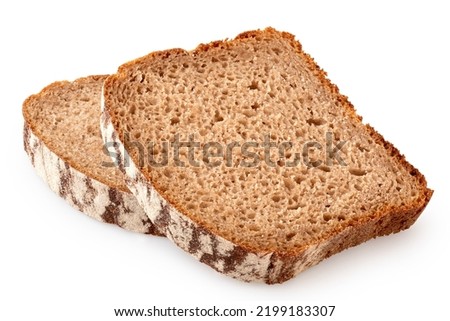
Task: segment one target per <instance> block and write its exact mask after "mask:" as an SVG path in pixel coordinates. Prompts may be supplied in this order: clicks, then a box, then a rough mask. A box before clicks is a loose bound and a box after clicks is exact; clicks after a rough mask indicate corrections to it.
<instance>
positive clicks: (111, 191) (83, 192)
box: [23, 76, 160, 235]
mask: <svg viewBox="0 0 450 321" xmlns="http://www.w3.org/2000/svg"><path fill="white" fill-rule="evenodd" d="M105 79H106V76H90V77H86V78H81V79H78V80H76V81H74V82H67V81H64V82H55V83H53V84H51V85H49V86H47V87H46V88H44V89H43V90H42V91H41V92H40V93H39V94H37V95H32V96H30V97H29V98H28V99H26V100H25V102H24V104H23V116H24V118H25V125H24V132H23V136H24V146H25V151H26V152H27V154H28V155H29V157H30V159H31V162H32V164H33V166H34V167H35V169H36V171H37V173H38V174H39V176H41V177H42V178H43V179H44V180H45V181H46V182H47V183H48V185H49V186H50V188H51V189H52V190H53V191H54V192H56V193H57V194H59V195H60V196H61V197H63V198H64V199H66V200H67V201H68V202H69V203H70V204H71V205H72V206H73V207H75V208H76V209H78V210H80V211H82V212H84V213H86V214H87V215H89V216H91V217H93V218H95V219H97V220H99V221H102V222H106V223H114V224H117V225H119V226H121V227H123V228H125V229H128V230H131V231H135V232H141V233H148V234H158V235H159V234H160V233H158V232H157V230H156V229H155V227H154V225H153V224H152V223H151V222H150V220H149V219H148V217H147V216H146V215H145V213H144V211H143V209H142V208H141V207H140V206H139V204H138V203H137V201H136V199H135V198H134V196H133V195H132V194H131V193H130V192H129V190H128V188H127V187H126V185H125V183H124V176H123V174H122V173H121V172H120V171H119V170H118V169H117V167H114V166H112V167H105V166H103V165H102V163H105V164H107V163H111V159H110V158H109V156H108V155H107V154H106V153H105V152H104V151H103V142H102V138H101V134H100V128H99V121H100V96H101V88H102V84H103V81H104V80H105Z"/></svg>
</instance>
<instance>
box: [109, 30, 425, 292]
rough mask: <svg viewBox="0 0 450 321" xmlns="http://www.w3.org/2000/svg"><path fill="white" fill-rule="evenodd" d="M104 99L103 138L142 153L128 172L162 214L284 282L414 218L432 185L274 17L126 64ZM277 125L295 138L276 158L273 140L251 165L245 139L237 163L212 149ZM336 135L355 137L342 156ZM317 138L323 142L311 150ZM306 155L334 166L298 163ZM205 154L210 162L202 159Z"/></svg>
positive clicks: (277, 137)
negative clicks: (260, 26)
mask: <svg viewBox="0 0 450 321" xmlns="http://www.w3.org/2000/svg"><path fill="white" fill-rule="evenodd" d="M103 108H104V115H103V121H102V128H103V130H104V135H105V137H106V138H107V139H109V140H111V141H115V142H117V143H119V144H124V149H125V150H126V151H127V152H128V153H129V154H130V156H131V160H132V162H131V163H130V165H129V166H124V164H123V163H122V164H121V165H122V170H124V171H126V173H127V175H128V176H129V177H130V179H129V180H127V183H128V184H129V187H130V189H131V191H132V192H133V193H134V194H135V195H136V196H137V198H138V200H139V201H140V202H141V204H142V205H143V206H144V208H145V209H146V211H147V214H148V215H149V217H150V218H151V219H152V221H153V222H154V223H155V224H156V225H157V226H158V228H160V230H161V231H162V232H164V233H166V235H167V236H168V237H169V238H170V239H172V240H173V241H174V242H175V243H177V244H178V245H179V246H181V247H182V248H183V249H185V250H186V251H188V252H190V253H191V254H193V255H194V256H196V257H197V258H198V259H199V260H200V261H202V262H205V263H207V264H209V265H211V266H212V267H214V268H215V269H217V270H219V271H220V272H223V273H225V274H229V275H231V276H234V277H238V278H241V279H244V280H247V281H253V280H262V281H265V282H268V283H274V282H283V281H285V280H287V279H289V278H291V277H293V276H294V275H296V274H297V273H299V272H300V271H302V270H304V269H305V268H307V267H309V266H311V265H314V264H316V263H318V262H320V261H321V260H322V259H324V258H326V257H328V256H330V255H332V254H334V253H337V252H339V251H341V250H343V249H345V248H347V247H349V246H353V245H356V244H359V243H361V242H364V241H366V240H368V239H370V238H372V237H376V236H380V235H385V234H389V233H392V232H398V231H400V230H402V229H405V228H408V227H409V226H410V225H411V224H412V223H414V221H415V220H416V219H417V217H418V215H419V214H420V213H421V212H422V211H423V209H424V207H425V206H426V204H427V203H428V201H429V199H430V197H431V195H432V191H431V190H429V189H428V188H427V186H426V181H425V178H424V177H423V175H422V174H420V172H419V171H418V170H416V169H415V168H414V167H413V166H411V165H410V164H409V163H408V162H407V161H406V160H405V159H404V157H403V156H402V155H401V154H400V153H399V152H398V150H397V149H396V148H395V147H393V146H392V145H391V144H390V143H388V142H386V141H385V140H384V139H383V137H382V136H381V135H379V134H378V133H377V132H376V131H375V130H374V129H373V128H372V127H370V126H369V125H364V124H363V123H362V119H361V117H359V116H358V115H356V113H355V111H354V108H353V106H352V105H351V104H350V103H349V102H348V100H347V98H346V97H345V96H342V95H340V94H339V91H338V89H337V87H336V86H334V85H332V84H331V83H330V82H329V80H328V79H327V78H326V76H325V73H324V72H323V71H322V70H321V69H320V68H319V67H318V66H317V65H316V64H315V63H314V61H313V60H312V58H311V57H310V56H309V55H307V54H305V53H304V52H303V51H302V49H301V45H300V44H299V43H298V42H296V41H295V39H294V37H293V36H292V35H290V34H288V33H281V32H278V31H276V30H274V29H271V28H268V29H266V30H263V31H252V32H246V33H244V34H241V35H239V36H238V37H237V38H236V39H235V40H232V41H223V42H221V41H218V42H213V43H210V44H208V45H200V46H199V47H198V48H197V49H195V50H194V51H192V52H187V51H184V50H181V49H174V50H169V51H163V52H156V53H153V54H150V55H149V56H147V57H143V58H141V59H138V60H135V61H133V62H130V63H128V64H125V65H124V66H122V67H120V68H119V72H118V73H117V74H116V75H113V76H111V77H109V78H108V79H107V80H106V82H105V85H104V104H103ZM114 131H115V132H114ZM116 133H117V134H116ZM327 133H329V134H327ZM190 135H193V137H194V140H195V141H197V142H199V146H198V148H196V149H195V154H194V155H189V153H188V151H187V149H186V148H185V149H184V150H183V149H180V155H179V161H181V162H184V164H185V166H177V164H176V162H177V160H176V158H175V157H173V154H170V153H171V152H172V150H171V147H170V146H172V145H171V144H173V143H174V142H176V141H177V140H179V141H188V138H189V136H190ZM126 136H128V138H127V139H125V137H126ZM177 136H178V138H177ZM264 136H268V137H270V139H271V140H272V141H273V142H274V143H276V144H278V146H279V145H280V144H282V143H283V142H291V143H292V146H291V147H289V148H288V149H287V151H286V154H285V157H282V158H276V157H275V159H273V162H274V163H275V166H270V165H269V164H268V162H267V161H263V159H264V156H265V155H264V154H263V152H262V151H261V149H259V150H255V149H253V150H252V151H254V152H256V155H257V157H256V159H257V160H258V161H259V162H258V164H257V165H256V166H249V167H247V166H243V162H244V163H245V162H246V161H248V159H246V155H243V153H240V152H239V150H238V151H237V152H235V153H233V159H232V161H231V162H229V163H227V162H226V160H224V159H222V161H221V162H219V164H217V163H215V164H212V163H211V158H205V157H203V156H204V154H202V148H203V147H204V146H205V145H206V144H208V143H211V142H218V143H220V144H221V146H222V147H223V149H224V150H225V149H226V146H228V145H229V144H232V143H239V144H240V146H242V144H243V143H245V142H249V141H253V142H258V143H261V142H262V140H263V137H264ZM330 140H331V142H332V146H338V145H339V143H340V142H344V143H343V145H342V148H341V150H340V151H336V152H339V153H340V157H341V158H342V161H338V159H337V158H333V157H331V160H328V161H326V159H324V157H325V156H324V155H325V152H326V151H325V149H326V148H325V147H326V146H328V144H329V143H330ZM164 142H167V143H168V144H167V145H166V146H164ZM308 142H313V143H314V144H316V143H317V144H318V145H320V146H322V149H320V148H316V149H315V150H312V151H311V149H307V153H306V155H305V149H304V146H305V145H307V144H308ZM327 142H328V143H327ZM151 143H153V144H154V146H153V148H148V147H151ZM138 145H140V146H144V147H145V148H142V149H140V148H137V147H136V146H138ZM315 146H317V145H315ZM147 148H148V149H147ZM142 151H144V153H145V152H148V153H150V154H151V155H148V154H142ZM332 151H333V150H332ZM117 152H121V150H120V148H118V149H117ZM167 152H168V153H169V157H168V160H167V162H168V163H167V164H166V165H163V166H160V165H159V166H150V165H149V156H153V158H154V160H158V161H161V160H162V157H163V156H164V154H165V153H167ZM296 155H301V156H303V160H305V158H306V159H309V160H322V163H320V164H319V163H314V162H309V163H307V164H306V163H305V162H304V161H301V162H300V163H298V164H297V166H293V167H290V166H288V165H287V164H288V163H290V162H291V161H292V160H293V159H295V157H296ZM192 156H195V157H194V159H195V160H197V161H199V165H196V166H192V165H191V164H189V160H188V158H189V157H191V158H192ZM272 156H273V155H272ZM275 156H278V155H275ZM158 157H159V158H158ZM247 157H248V155H247ZM216 160H217V158H216V159H213V161H216ZM142 162H143V164H142ZM311 163H312V164H311ZM308 165H309V166H308ZM219 248H222V249H223V248H226V249H227V250H226V251H222V252H221V251H220V250H219ZM236 249H238V250H236ZM236 251H237V252H239V253H240V254H239V255H236V253H235V252H236ZM249 255H253V257H252V258H251V259H248V256H249ZM237 256H239V257H240V259H236V257H237ZM242 258H243V259H242ZM226 262H229V264H228V263H226ZM230 262H231V263H230ZM252 267H253V269H252Z"/></svg>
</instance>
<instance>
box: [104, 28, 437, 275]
mask: <svg viewBox="0 0 450 321" xmlns="http://www.w3.org/2000/svg"><path fill="white" fill-rule="evenodd" d="M263 35H274V36H277V37H279V36H280V35H281V37H283V38H285V39H287V40H288V41H289V43H290V44H291V46H292V47H293V48H294V49H295V50H296V52H297V54H298V55H300V56H301V57H302V58H303V59H304V60H305V61H306V62H307V65H308V68H309V69H310V70H311V71H312V72H313V73H314V74H315V75H316V76H317V77H318V79H320V81H321V82H322V84H323V85H324V86H325V87H326V88H328V90H329V91H330V93H331V94H332V97H333V98H334V99H335V100H336V101H338V102H340V103H341V104H342V106H344V108H345V110H346V112H347V114H348V116H349V117H350V119H352V120H353V121H355V122H357V123H361V121H362V118H361V117H360V116H359V115H357V114H356V111H355V109H354V107H353V105H352V104H351V103H350V102H349V101H348V99H347V97H346V96H343V95H341V94H340V93H339V89H338V87H337V86H336V85H334V84H332V83H331V82H330V80H329V79H328V78H327V76H326V73H325V72H324V71H323V70H322V69H320V67H319V66H318V65H317V64H316V63H315V62H314V60H313V59H312V58H311V57H310V56H309V55H308V54H306V53H304V52H303V50H302V47H301V45H300V43H299V42H297V41H296V40H295V37H294V36H293V35H291V34H289V33H287V32H278V31H276V30H275V29H273V28H267V29H265V30H262V31H261V30H256V31H249V32H245V33H242V34H240V35H238V36H237V37H236V38H235V39H234V40H232V41H215V42H211V43H209V44H202V45H199V46H198V47H197V48H196V49H195V50H193V51H191V52H187V51H185V50H182V49H173V50H166V51H159V52H154V53H151V54H149V55H147V56H145V57H142V58H139V59H136V60H134V61H131V62H129V63H126V64H124V65H122V66H121V67H120V68H119V70H118V73H117V74H115V75H112V76H110V77H108V78H107V80H106V81H105V84H104V88H107V87H108V86H111V85H112V84H113V83H114V82H120V81H122V80H125V79H126V70H127V69H128V68H133V67H135V66H139V65H145V64H148V63H149V62H151V61H153V60H154V59H167V58H169V57H171V56H175V55H192V56H195V55H196V54H197V53H198V52H201V51H208V50H209V49H211V48H215V47H221V48H226V47H228V46H232V45H235V44H236V43H239V42H241V41H245V39H248V38H255V37H260V36H263ZM105 100H107V98H105V97H104V95H102V111H103V112H102V117H101V119H102V120H101V127H102V133H103V135H104V138H105V139H106V140H108V141H113V142H115V143H116V146H117V148H116V152H117V153H118V154H119V155H120V154H121V155H120V157H121V158H122V157H124V155H123V153H122V150H124V145H123V143H122V141H121V140H120V139H119V136H118V134H119V135H121V133H116V132H115V130H114V126H113V119H112V118H111V117H112V114H110V113H109V111H108V106H107V101H106V102H105ZM365 127H366V130H367V132H368V133H369V135H370V136H372V138H373V139H374V141H375V142H377V143H378V144H379V145H381V146H383V147H384V148H385V149H386V150H387V151H388V153H389V154H390V155H391V156H392V157H393V158H395V159H396V160H397V161H398V162H399V164H401V166H403V167H404V168H405V169H407V171H408V172H409V173H410V174H411V175H413V176H415V177H416V178H417V179H418V182H419V185H420V191H418V192H419V195H420V197H419V198H418V199H417V200H416V201H415V202H413V203H411V204H405V205H402V206H400V207H395V206H393V205H390V206H386V207H385V208H382V209H380V210H378V211H377V212H375V213H373V214H372V215H370V216H366V217H363V218H361V219H359V220H348V221H346V222H345V223H344V224H342V227H341V228H339V229H336V230H332V231H330V232H329V233H327V234H324V236H323V237H322V238H321V240H319V241H317V242H314V243H309V244H304V246H302V247H299V248H295V249H292V250H291V251H287V252H278V251H271V252H268V253H262V252H259V251H258V249H257V248H250V247H248V246H247V247H244V246H241V245H238V244H234V243H233V242H231V241H229V240H227V239H224V238H223V237H221V236H219V235H217V233H215V229H214V227H213V226H204V223H200V222H197V221H195V220H194V219H192V218H191V217H190V216H189V215H188V213H183V212H181V211H179V210H178V209H179V208H180V206H178V205H177V204H176V202H175V201H174V200H173V199H171V198H170V196H167V195H165V196H164V197H165V198H163V197H162V196H161V193H160V191H161V188H160V186H158V182H157V181H155V180H153V179H152V178H147V177H145V176H144V175H143V174H142V173H141V172H140V171H139V169H138V167H137V166H136V164H135V163H134V161H133V159H132V158H131V161H130V163H129V166H127V167H124V166H123V164H119V166H120V168H121V170H122V171H123V172H124V173H125V174H126V175H127V176H128V177H129V179H127V180H126V182H127V185H128V187H129V188H130V190H131V192H132V193H133V194H135V196H136V197H137V199H138V201H139V202H140V204H141V206H142V207H143V208H144V209H145V211H146V213H147V215H148V216H149V217H150V219H151V221H152V222H153V223H154V224H155V225H156V226H157V227H158V229H160V231H161V232H162V233H164V234H166V236H167V237H168V238H169V239H171V240H172V241H173V242H174V243H175V244H177V245H178V246H179V247H181V248H182V249H184V250H185V251H186V252H188V253H190V254H192V255H193V256H194V257H196V258H197V259H198V260H199V261H201V262H203V263H206V264H208V265H210V266H211V267H213V268H214V269H216V270H217V271H219V272H221V273H224V274H226V275H229V276H232V277H235V278H238V279H241V280H244V281H262V282H266V283H269V284H271V283H281V282H284V281H287V280H289V279H290V278H292V277H294V276H296V275H297V274H298V273H300V272H301V271H303V270H305V269H306V268H308V267H310V266H313V265H315V264H317V263H319V262H320V261H322V260H323V259H325V258H327V257H329V256H331V255H333V254H335V253H338V252H340V251H342V250H344V249H346V248H349V247H352V246H355V245H357V244H360V243H363V242H365V241H367V240H369V239H371V238H374V237H378V236H382V235H388V234H391V233H396V232H399V231H401V230H404V229H407V228H409V227H410V226H411V225H412V224H413V223H414V222H415V221H416V220H417V218H418V217H419V215H420V214H421V213H422V211H423V210H424V208H425V207H426V205H427V204H428V202H429V200H430V198H431V196H432V194H433V191H432V190H430V189H428V188H427V183H426V180H425V177H424V176H423V175H422V174H421V173H420V172H419V171H418V170H417V169H416V168H414V167H413V166H412V165H411V164H409V163H408V162H407V161H406V159H405V157H404V156H403V155H401V154H400V152H399V151H398V150H397V149H396V148H395V147H394V146H393V145H392V144H391V143H389V142H387V141H386V140H385V139H384V138H383V137H382V136H381V135H380V134H379V133H377V132H376V131H375V130H374V129H373V128H372V127H371V126H370V125H365ZM120 137H122V136H120ZM122 159H123V158H122Z"/></svg>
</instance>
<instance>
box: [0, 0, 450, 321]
mask: <svg viewBox="0 0 450 321" xmlns="http://www.w3.org/2000/svg"><path fill="white" fill-rule="evenodd" d="M5 3H8V4H7V5H5ZM13 3H14V4H13ZM295 3H296V5H295V6H294V4H295ZM444 4H445V1H442V2H437V1H421V2H414V1H405V2H404V3H402V2H400V1H397V2H394V1H386V2H382V1H376V2H373V3H372V4H370V5H368V4H366V3H365V2H364V3H363V2H362V1H352V2H349V1H327V2H324V1H311V2H308V3H306V2H301V1H290V2H288V1H280V0H278V1H273V2H268V1H243V0H241V1H230V0H227V1H223V2H220V3H219V2H213V1H204V2H197V1H179V2H175V1H139V2H138V1H126V2H125V1H124V2H123V3H117V2H115V1H105V2H104V3H100V2H94V1H89V2H84V1H75V2H73V3H69V2H63V1H55V3H48V2H47V1H29V2H22V1H14V2H13V1H2V3H1V5H0V37H1V38H0V48H1V51H0V55H1V58H0V64H1V65H0V66H1V68H0V81H1V84H0V95H1V116H0V121H1V125H0V130H1V133H0V137H2V140H1V151H0V162H1V164H0V171H1V176H0V182H1V183H0V184H1V185H0V187H1V191H0V197H1V207H0V211H1V221H0V229H1V233H0V237H1V242H0V249H1V255H0V260H1V261H0V296H1V298H0V319H1V320H38V319H39V320H44V319H45V320H113V319H115V317H114V315H113V308H121V307H123V308H146V307H152V306H153V305H159V306H160V307H165V306H177V307H195V306H196V305H198V306H203V307H207V306H210V305H212V304H216V305H218V306H219V307H222V308H225V307H227V306H229V307H233V306H234V307H239V306H244V307H248V308H251V307H253V308H254V307H255V306H257V305H259V304H277V305H283V304H288V305H291V304H293V305H297V304H299V305H301V304H319V305H336V306H337V307H336V310H335V312H334V317H332V318H329V319H330V320H359V319H365V320H380V319H394V318H397V319H402V320H405V319H408V318H412V317H417V318H416V319H419V318H427V319H434V320H443V319H444V315H447V317H448V313H449V312H448V289H449V288H450V282H449V270H450V265H449V250H448V249H449V242H450V229H449V223H450V219H449V217H450V216H449V214H450V213H449V205H448V204H449V198H450V186H449V185H450V183H449V181H450V177H449V165H448V163H449V159H448V157H449V156H450V155H449V153H448V149H449V140H448V139H449V134H448V127H449V118H448V116H447V115H448V114H449V113H448V109H449V108H450V104H449V103H450V101H449V91H450V81H449V71H450V63H449V57H450V50H449V31H450V23H449V20H450V19H449V12H450V10H449V9H447V8H446V6H445V5H444ZM266 26H273V27H275V28H277V29H279V30H285V31H289V32H291V33H293V34H295V35H296V36H297V38H298V39H299V40H300V41H301V42H302V44H303V46H304V49H305V50H306V51H307V52H308V53H310V54H311V55H312V56H313V57H314V58H315V59H316V61H317V62H318V63H319V65H320V66H321V67H322V68H324V69H325V70H326V71H327V72H328V74H329V77H330V78H331V80H332V81H333V82H334V83H336V84H337V85H338V86H339V87H340V90H341V92H342V93H343V94H345V95H348V96H349V97H350V100H351V101H352V102H353V104H354V105H355V106H356V108H357V111H358V113H359V114H361V115H362V116H363V117H364V121H366V122H369V123H370V124H372V125H373V126H374V127H375V128H376V129H377V130H378V131H380V132H381V133H382V134H383V135H384V136H385V137H386V138H387V139H388V140H389V141H391V142H393V143H394V144H395V145H396V146H397V147H398V148H399V149H400V150H401V152H402V153H404V154H405V155H406V156H407V159H408V160H409V161H410V162H411V163H412V164H413V165H415V166H416V167H417V168H419V169H420V170H421V171H422V173H423V174H424V175H425V176H426V177H427V179H428V183H429V186H430V187H431V188H433V189H434V190H435V194H434V196H433V198H432V200H431V202H430V204H429V206H428V207H427V209H426V210H425V212H424V213H423V215H422V216H421V217H420V218H419V220H418V221H417V223H416V224H415V225H414V226H413V227H412V228H411V229H409V230H408V231H405V232H403V233H400V234H397V235H392V236H389V237H384V238H379V239H376V240H372V241H369V242H367V243H365V244H363V245H361V246H359V247H356V248H352V249H350V250H347V251H344V252H343V253H341V254H338V255H336V256H334V257H332V258H330V259H328V260H326V261H324V262H322V263H321V264H319V265H318V266H316V267H313V268H311V269H310V270H308V271H306V272H304V273H302V274H301V275H299V276H298V277H296V278H295V279H293V280H291V281H289V282H287V283H284V284H282V285H273V286H268V285H264V284H247V283H243V282H240V281H236V280H233V279H231V278H228V277H225V276H222V275H220V274H218V273H217V272H215V271H213V270H212V269H210V268H209V267H207V266H205V265H203V264H200V263H198V262H197V261H196V260H195V259H193V258H191V257H190V256H189V255H187V254H184V253H183V252H182V251H181V250H180V249H178V248H177V247H175V246H173V245H172V244H171V243H170V242H169V241H167V240H166V239H164V238H157V237H150V236H146V235H138V234H134V233H130V232H126V231H124V230H122V229H120V228H118V227H114V226H111V225H107V224H102V223H98V222H96V221H94V220H92V219H90V218H88V217H86V216H85V215H83V214H81V213H79V212H77V211H76V210H74V209H72V208H71V207H70V206H68V205H67V204H66V203H65V202H64V201H63V200H62V199H60V198H59V197H57V196H56V195H55V194H54V193H52V192H51V191H50V190H49V189H48V188H47V186H46V184H45V183H44V182H43V181H42V180H41V179H40V178H38V177H37V175H36V174H35V173H34V171H33V168H32V166H31V164H30V162H29V160H28V158H27V157H26V154H25V153H24V151H23V147H22V145H23V144H22V132H21V131H22V115H21V104H22V102H23V100H24V99H25V98H26V97H27V96H28V95H30V94H32V93H36V92H38V91H40V90H41V89H42V87H44V86H46V85H47V84H49V83H51V82H53V81H55V80H63V79H69V80H73V79H75V78H78V77H82V76H86V75H90V74H106V73H113V72H115V70H116V68H117V67H118V66H119V65H120V64H121V63H123V62H125V61H127V60H130V59H133V58H135V57H138V56H141V55H144V54H146V53H148V52H150V51H153V50H161V49H167V48H171V47H182V48H186V49H192V48H194V47H195V46H196V45H197V44H198V43H200V42H209V41H212V40H217V39H223V38H226V37H229V38H232V37H234V36H236V35H237V34H238V33H240V32H242V31H246V30H251V29H255V28H264V27H266ZM125 319H126V318H125ZM132 319H138V318H132ZM247 319H248V320H250V319H251V318H250V317H249V318H247ZM288 319H292V318H288ZM242 320H245V318H243V319H242Z"/></svg>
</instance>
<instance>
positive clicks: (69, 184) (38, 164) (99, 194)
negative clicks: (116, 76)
mask: <svg viewBox="0 0 450 321" xmlns="http://www.w3.org/2000/svg"><path fill="white" fill-rule="evenodd" d="M81 80H82V79H81ZM62 85H64V83H55V84H52V85H50V86H48V87H47V88H46V89H44V91H47V90H52V88H57V87H58V86H62ZM23 141H24V148H25V151H26V153H27V154H28V156H29V158H30V160H31V163H32V165H33V166H34V168H35V169H36V172H37V173H38V175H39V176H40V177H41V178H42V179H43V180H44V181H45V182H47V184H48V185H49V187H50V189H51V190H52V191H54V192H55V193H56V194H58V195H60V196H61V197H62V198H64V199H65V200H66V201H67V202H68V203H69V204H70V205H72V206H73V207H74V208H76V209H78V210H80V211H81V212H84V213H85V214H87V215H88V216H90V217H92V218H94V219H96V220H98V221H101V222H105V223H111V224H116V225H118V226H120V227H122V228H124V229H127V230H130V231H133V232H139V233H146V234H155V235H161V234H160V233H159V232H158V231H157V230H156V229H155V226H154V225H153V224H152V223H151V221H150V220H149V218H148V217H147V216H146V215H145V213H144V211H143V209H142V208H141V207H140V206H139V204H138V202H137V201H136V199H135V197H134V196H133V195H132V194H131V193H129V192H124V191H121V190H120V189H117V188H114V187H110V186H108V185H106V184H104V183H102V182H100V181H98V180H97V179H96V178H94V177H89V176H87V175H85V174H83V173H82V172H80V171H78V170H76V169H75V168H74V167H73V166H72V165H71V164H70V163H69V162H66V161H64V160H63V159H62V158H61V157H59V156H58V155H56V154H55V153H54V152H53V151H52V150H51V149H50V148H49V147H48V146H47V145H46V144H45V143H44V142H43V141H42V140H41V139H40V138H39V137H38V136H37V135H36V134H35V133H34V132H33V130H32V127H31V126H30V125H29V124H28V123H27V121H25V124H24V129H23Z"/></svg>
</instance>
